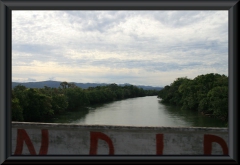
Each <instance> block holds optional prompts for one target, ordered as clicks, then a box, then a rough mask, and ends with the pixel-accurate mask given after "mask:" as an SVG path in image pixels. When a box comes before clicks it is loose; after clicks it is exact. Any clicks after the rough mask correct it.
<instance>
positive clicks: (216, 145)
mask: <svg viewBox="0 0 240 165" xmlns="http://www.w3.org/2000/svg"><path fill="white" fill-rule="evenodd" d="M12 154H13V155H228V129H227V128H213V127H137V126H112V125H78V124H58V123H30V122H12Z"/></svg>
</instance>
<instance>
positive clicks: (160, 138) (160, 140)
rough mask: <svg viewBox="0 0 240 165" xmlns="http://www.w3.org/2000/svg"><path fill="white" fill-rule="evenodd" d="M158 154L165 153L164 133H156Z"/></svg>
mask: <svg viewBox="0 0 240 165" xmlns="http://www.w3.org/2000/svg"><path fill="white" fill-rule="evenodd" d="M156 154H157V155H162V154H163V134H157V135H156Z"/></svg>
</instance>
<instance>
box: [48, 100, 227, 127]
mask: <svg viewBox="0 0 240 165" xmlns="http://www.w3.org/2000/svg"><path fill="white" fill-rule="evenodd" d="M50 122H54V123H74V124H86V125H92V124H102V125H126V126H165V127H178V126H180V127H226V123H225V122H223V121H221V120H219V119H216V118H212V117H208V116H203V115H201V114H199V113H198V112H195V111H191V110H181V108H180V107H176V106H170V105H165V104H162V103H161V102H160V99H158V98H157V96H146V97H138V98H130V99H126V100H120V101H114V102H111V103H106V104H102V105H97V106H94V107H89V109H88V110H81V111H79V112H68V113H66V114H64V115H61V116H58V118H56V119H54V120H52V121H50Z"/></svg>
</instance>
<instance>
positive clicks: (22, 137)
mask: <svg viewBox="0 0 240 165" xmlns="http://www.w3.org/2000/svg"><path fill="white" fill-rule="evenodd" d="M203 138H204V139H203V153H204V155H212V154H213V153H215V151H212V143H214V142H215V143H218V144H219V145H220V146H221V148H222V151H223V155H228V146H227V143H226V142H225V140H224V139H223V138H221V137H219V136H216V135H211V134H204V136H203ZM155 139H156V143H155V144H156V155H163V151H164V149H165V148H166V146H164V134H156V136H155ZM99 140H103V141H105V142H106V143H107V145H108V147H107V148H108V154H109V155H114V152H115V151H114V145H113V142H112V139H111V138H110V137H109V136H107V135H106V134H104V133H102V132H90V147H89V155H97V153H98V141H99ZM132 140H133V141H134V139H132ZM24 142H25V144H26V146H27V148H28V151H29V153H30V154H31V155H37V153H36V150H35V148H34V145H33V143H32V141H31V139H30V137H29V135H28V133H27V132H26V130H24V129H17V138H16V148H15V152H14V155H21V154H22V152H23V146H24ZM123 145H126V144H123ZM48 147H49V133H48V130H47V129H42V130H41V146H40V150H39V155H47V153H48ZM200 147H201V146H200ZM127 148H129V146H126V149H127ZM131 150H134V148H133V149H131ZM167 150H169V148H167ZM101 154H102V153H101Z"/></svg>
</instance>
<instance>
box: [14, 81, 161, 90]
mask: <svg viewBox="0 0 240 165" xmlns="http://www.w3.org/2000/svg"><path fill="white" fill-rule="evenodd" d="M60 83H61V82H60V81H40V82H26V83H18V82H12V88H14V87H15V86H17V85H20V84H21V85H24V86H25V87H27V88H44V86H47V87H51V88H58V87H59V86H60ZM69 83H74V84H75V85H76V86H78V87H80V88H83V89H87V88H88V87H96V86H106V85H109V84H106V83H75V82H69ZM125 85H131V84H128V83H125V84H119V86H125ZM136 86H137V87H139V88H142V89H144V90H161V89H163V87H152V86H144V85H136Z"/></svg>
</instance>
